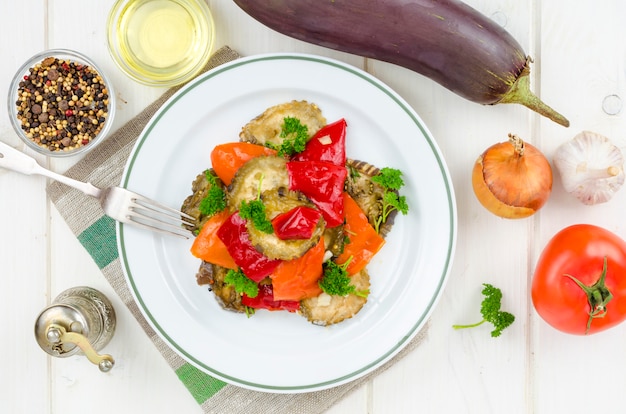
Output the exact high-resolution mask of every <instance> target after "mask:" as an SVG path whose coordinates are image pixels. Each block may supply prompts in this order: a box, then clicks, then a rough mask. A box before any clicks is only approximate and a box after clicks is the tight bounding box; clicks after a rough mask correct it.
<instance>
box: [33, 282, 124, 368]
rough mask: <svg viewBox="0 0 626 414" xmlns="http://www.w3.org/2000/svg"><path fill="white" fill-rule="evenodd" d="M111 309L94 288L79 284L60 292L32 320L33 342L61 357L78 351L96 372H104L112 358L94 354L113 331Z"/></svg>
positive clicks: (109, 304) (113, 321)
mask: <svg viewBox="0 0 626 414" xmlns="http://www.w3.org/2000/svg"><path fill="white" fill-rule="evenodd" d="M115 324H116V319H115V310H114V309H113V306H112V305H111V302H110V301H109V299H108V298H107V297H106V296H104V295H103V294H102V293H101V292H99V291H97V290H96V289H93V288H90V287H87V286H79V287H74V288H70V289H67V290H65V291H63V292H61V293H60V294H59V295H58V296H57V297H56V298H55V299H54V301H53V303H52V304H51V305H50V306H48V307H47V308H45V309H44V310H43V311H42V312H41V313H40V314H39V317H38V318H37V321H36V322H35V338H36V339H37V343H38V344H39V346H40V347H41V349H43V350H44V351H46V352H47V353H48V354H50V355H52V356H55V357H60V358H65V357H69V356H71V355H75V354H77V353H80V352H81V351H82V353H83V354H84V355H85V356H86V357H87V359H89V360H90V361H91V362H93V363H94V364H96V365H98V367H99V368H100V371H102V372H108V371H110V370H111V368H113V365H114V364H115V361H114V360H113V357H111V355H106V354H102V355H101V354H98V353H97V351H99V350H100V349H102V348H103V347H104V346H105V345H106V344H107V343H109V341H110V340H111V338H112V337H113V333H114V332H115Z"/></svg>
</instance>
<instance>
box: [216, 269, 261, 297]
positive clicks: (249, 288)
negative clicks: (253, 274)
mask: <svg viewBox="0 0 626 414" xmlns="http://www.w3.org/2000/svg"><path fill="white" fill-rule="evenodd" d="M224 283H227V284H229V285H231V286H233V287H234V288H235V291H236V292H237V293H239V294H242V293H245V295H246V296H248V297H249V298H256V297H257V295H258V294H259V286H258V285H257V283H256V282H255V281H254V280H252V279H250V278H248V276H246V275H244V274H243V272H242V271H241V270H233V269H230V270H229V271H228V273H227V274H226V276H225V277H224Z"/></svg>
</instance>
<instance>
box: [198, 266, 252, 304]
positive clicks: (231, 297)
mask: <svg viewBox="0 0 626 414" xmlns="http://www.w3.org/2000/svg"><path fill="white" fill-rule="evenodd" d="M227 274H228V269H226V268H225V267H222V266H218V265H214V264H211V263H207V262H205V261H202V264H201V265H200V269H198V273H197V274H196V281H197V283H198V285H201V286H204V285H208V286H209V289H210V290H211V291H213V293H214V294H215V300H217V303H219V304H220V306H221V307H222V308H224V309H227V310H231V311H234V312H245V310H246V307H245V306H244V305H243V304H242V303H241V295H239V293H237V292H236V291H235V288H234V287H233V286H232V285H230V284H228V283H224V278H225V277H226V275H227Z"/></svg>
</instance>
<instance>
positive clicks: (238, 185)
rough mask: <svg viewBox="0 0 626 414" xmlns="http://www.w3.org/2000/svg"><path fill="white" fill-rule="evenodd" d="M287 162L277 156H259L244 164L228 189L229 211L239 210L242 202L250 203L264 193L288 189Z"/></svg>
mask: <svg viewBox="0 0 626 414" xmlns="http://www.w3.org/2000/svg"><path fill="white" fill-rule="evenodd" d="M286 165H287V160H285V159H284V158H283V157H277V156H271V155H270V156H261V157H256V158H253V159H251V160H250V161H248V162H246V163H245V164H244V165H243V166H242V167H241V168H239V170H238V171H237V173H236V174H235V176H234V177H233V181H232V182H231V183H230V186H229V187H228V196H227V202H228V207H229V209H230V211H232V212H235V211H237V210H239V207H240V206H241V202H242V201H252V200H256V199H257V197H259V194H263V193H264V192H266V191H270V190H274V189H277V188H279V187H284V188H288V187H289V174H288V173H287V166H286Z"/></svg>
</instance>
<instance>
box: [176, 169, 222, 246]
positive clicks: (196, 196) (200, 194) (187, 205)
mask: <svg viewBox="0 0 626 414" xmlns="http://www.w3.org/2000/svg"><path fill="white" fill-rule="evenodd" d="M208 173H210V174H213V175H214V176H215V173H213V170H209V171H208ZM206 174H207V171H204V172H202V173H200V174H198V176H197V177H196V179H195V180H193V183H191V195H189V197H187V198H186V199H185V201H183V205H182V206H181V208H180V211H181V212H183V213H186V214H189V215H190V216H191V217H193V218H194V219H195V224H194V225H193V226H185V228H186V229H188V230H189V231H191V232H192V233H194V234H196V233H197V232H199V231H200V229H201V228H202V226H204V223H206V222H207V221H208V220H209V219H210V218H211V216H207V215H205V214H202V212H201V211H200V203H202V200H204V198H205V197H206V196H207V195H208V194H209V190H210V189H211V184H210V183H209V180H207V177H206ZM216 178H217V176H216ZM217 183H218V185H219V186H220V187H221V188H222V189H223V190H225V189H226V187H225V186H224V183H222V181H221V180H220V179H219V178H217Z"/></svg>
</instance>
